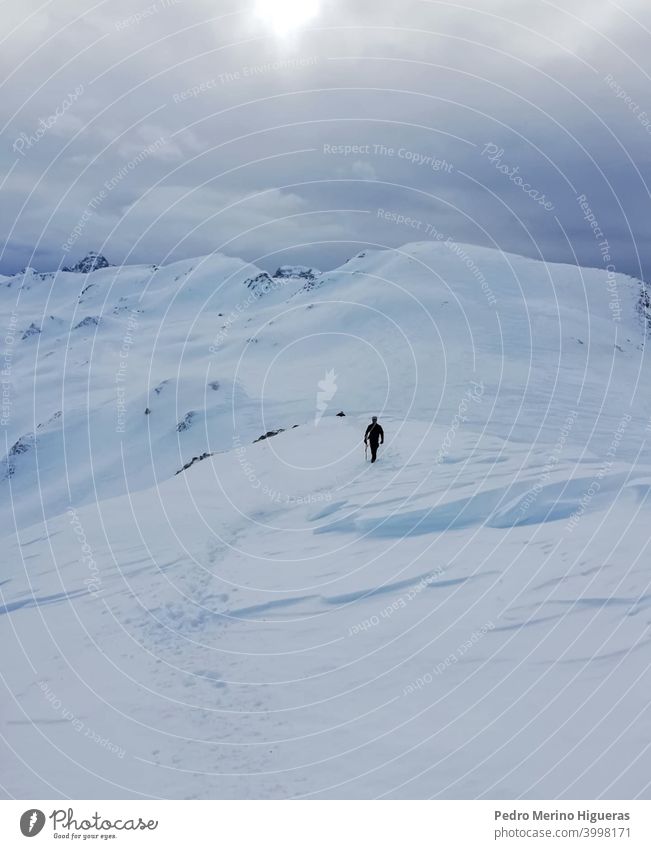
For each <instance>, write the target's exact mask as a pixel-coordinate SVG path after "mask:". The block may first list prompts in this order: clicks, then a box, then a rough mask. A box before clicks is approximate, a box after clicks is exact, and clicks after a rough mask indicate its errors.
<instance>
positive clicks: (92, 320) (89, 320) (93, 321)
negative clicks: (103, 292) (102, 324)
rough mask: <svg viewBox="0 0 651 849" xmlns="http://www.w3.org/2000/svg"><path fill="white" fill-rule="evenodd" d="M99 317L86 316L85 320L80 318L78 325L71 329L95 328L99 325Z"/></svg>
mask: <svg viewBox="0 0 651 849" xmlns="http://www.w3.org/2000/svg"><path fill="white" fill-rule="evenodd" d="M99 321H100V319H99V316H98V315H87V316H86V318H82V320H81V321H80V322H79V324H75V326H74V327H73V328H72V329H73V330H79V328H80V327H96V326H97V325H98V324H99Z"/></svg>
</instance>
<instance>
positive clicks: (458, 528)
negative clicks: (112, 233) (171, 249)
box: [0, 243, 651, 798]
mask: <svg viewBox="0 0 651 849" xmlns="http://www.w3.org/2000/svg"><path fill="white" fill-rule="evenodd" d="M11 280H12V281H13V284H12V285H11V286H7V285H3V286H2V288H0V298H2V302H3V314H4V315H7V316H9V315H15V319H14V322H15V330H14V334H15V340H14V342H13V343H12V344H11V345H10V346H9V348H8V349H7V350H8V351H9V353H10V357H9V372H10V374H9V377H8V378H7V379H9V380H10V381H11V382H10V384H9V394H8V395H7V396H6V398H5V401H6V407H5V406H3V416H4V417H5V420H6V421H5V423H4V429H5V436H6V440H5V441H6V449H5V453H6V454H7V458H6V469H8V468H9V466H11V467H13V473H12V474H11V475H10V476H5V479H4V480H2V481H1V482H0V486H2V487H3V488H4V492H3V493H2V495H3V497H4V499H5V503H7V504H10V506H11V509H10V510H8V511H4V512H5V514H6V515H5V516H4V517H3V522H4V524H3V527H2V533H3V536H4V538H3V541H2V550H3V552H4V558H3V562H4V565H3V569H2V573H1V574H0V591H1V595H0V628H2V632H1V639H2V643H3V646H4V647H5V649H6V650H5V651H4V652H3V659H2V662H1V669H2V675H3V680H4V686H5V688H6V693H5V698H4V699H3V702H4V705H5V706H4V707H3V711H2V714H1V716H0V722H1V723H2V734H3V738H4V740H5V741H6V743H5V744H4V748H3V754H2V763H3V769H2V771H1V773H2V774H1V775H0V783H2V785H3V786H4V787H5V789H6V792H7V793H8V794H9V795H13V796H15V797H18V798H39V797H41V798H48V797H52V796H53V795H54V796H59V795H67V796H70V797H71V798H125V797H131V796H133V797H154V798H159V797H160V798H235V797H237V798H240V797H245V798H246V797H254V798H260V797H261V798H279V797H283V798H284V797H291V798H303V797H319V798H340V797H345V798H359V797H361V798H375V797H379V796H382V797H384V796H388V797H394V798H413V797H418V798H422V797H447V798H466V797H479V796H483V797H485V798H515V797H520V796H523V797H528V798H546V797H557V796H561V797H565V798H592V797H596V796H600V795H604V796H607V797H610V798H632V797H635V796H643V797H645V798H646V797H648V795H649V791H648V786H647V783H648V777H647V776H646V770H645V767H644V763H645V759H644V756H643V753H644V751H645V747H646V746H647V745H648V740H649V732H650V730H651V729H650V728H649V722H650V720H649V716H648V711H647V705H648V691H649V671H648V666H649V664H648V659H647V658H648V654H649V649H650V647H649V608H650V607H651V589H650V588H649V575H650V573H649V567H648V563H647V560H648V558H647V557H646V546H647V539H648V531H647V528H648V524H649V509H650V503H649V498H648V495H649V491H650V487H651V457H650V455H649V449H648V447H647V445H646V441H645V437H646V433H647V424H648V422H649V416H650V415H651V403H650V402H649V399H648V397H647V393H646V392H645V381H644V379H643V378H644V371H645V364H644V362H643V359H644V355H645V348H644V340H645V336H644V332H645V327H644V323H643V321H642V318H641V314H640V308H639V305H640V300H641V298H642V297H643V294H644V290H643V287H642V285H641V284H640V283H639V282H638V281H635V280H633V279H631V278H627V277H624V276H621V275H617V276H616V277H615V278H613V277H610V278H609V277H608V275H607V274H606V272H604V271H602V270H598V269H578V268H574V267H571V266H565V265H550V264H545V263H542V262H536V261H534V260H530V259H524V258H522V257H517V256H513V255H508V254H502V253H500V252H497V251H493V250H490V249H486V248H477V247H473V246H469V245H463V246H454V247H453V246H450V245H448V244H444V243H416V244H411V245H406V246H405V247H404V248H403V249H401V250H400V251H384V250H371V249H369V250H367V251H365V252H363V255H358V256H357V257H355V258H353V259H351V260H349V262H348V263H346V264H345V265H344V266H342V267H341V268H339V269H335V270H333V271H329V272H324V273H323V274H320V275H318V276H316V277H315V279H314V280H311V279H306V277H305V276H304V275H303V276H301V275H295V274H292V275H289V276H283V277H280V278H277V277H274V278H271V277H269V275H267V274H266V272H263V271H262V270H261V269H257V268H253V267H252V266H251V265H250V264H247V263H244V262H242V261H240V260H236V259H232V258H228V257H225V256H221V255H216V254H215V255H211V256H208V257H203V258H196V259H193V260H186V261H182V262H177V263H174V264H173V265H170V266H165V267H160V268H157V267H152V266H132V267H109V268H102V269H98V270H97V271H94V272H91V273H89V274H87V275H84V276H83V277H82V276H81V275H79V274H76V273H68V272H57V273H56V274H55V275H53V276H52V277H47V278H45V279H40V278H38V277H33V276H30V277H29V278H23V279H21V278H11ZM27 280H29V285H27ZM252 281H253V282H252ZM82 289H83V290H84V291H83V294H82ZM49 316H52V317H53V318H52V320H49ZM46 319H48V320H46ZM32 323H33V324H34V325H35V326H37V327H40V328H41V333H39V334H37V335H35V336H34V337H31V338H27V339H24V340H23V339H21V338H20V337H21V332H22V330H23V329H24V328H27V327H29V326H30V325H31V324H32ZM80 325H81V326H80ZM254 340H255V341H254ZM5 362H6V360H5ZM4 397H5V396H3V398H4ZM7 399H8V401H7ZM146 409H148V410H149V413H148V414H147V415H145V410H146ZM340 410H343V411H344V412H345V413H346V416H345V417H341V418H338V417H337V416H336V413H337V412H339V411H340ZM317 412H318V413H319V415H317ZM371 414H376V415H378V416H379V417H380V421H381V423H382V425H383V427H384V430H385V433H386V443H385V445H384V446H383V447H381V449H380V457H379V461H378V463H376V464H375V465H371V464H370V463H365V462H364V453H363V445H362V442H361V440H362V435H363V432H364V428H365V426H366V424H367V423H368V420H369V417H370V415H371ZM272 431H279V432H278V433H276V434H275V435H273V436H268V438H266V439H263V440H260V441H255V440H258V439H259V437H260V436H262V435H263V434H267V433H268V432H272ZM16 444H19V445H20V446H21V448H20V450H19V451H15V452H14V453H11V448H12V446H15V445H16ZM204 455H205V456H204ZM202 456H203V459H197V460H196V461H195V462H194V463H193V464H192V466H191V467H189V468H187V469H185V471H183V472H182V473H181V474H176V473H177V472H178V471H179V470H180V469H182V468H183V466H184V465H186V464H187V463H189V462H190V461H191V460H192V459H193V458H194V457H196V458H200V457H202ZM6 469H5V471H6Z"/></svg>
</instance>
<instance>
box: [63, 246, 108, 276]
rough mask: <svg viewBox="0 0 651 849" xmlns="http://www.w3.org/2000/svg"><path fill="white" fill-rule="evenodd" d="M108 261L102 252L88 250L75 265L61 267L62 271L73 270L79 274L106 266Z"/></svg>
mask: <svg viewBox="0 0 651 849" xmlns="http://www.w3.org/2000/svg"><path fill="white" fill-rule="evenodd" d="M109 266H110V262H109V261H108V260H107V259H106V257H105V256H102V254H100V253H97V251H89V252H88V253H87V254H86V256H85V257H84V258H83V259H80V260H79V262H78V263H76V265H73V266H72V267H70V268H67V267H66V268H63V269H62V270H63V271H74V272H78V273H80V274H89V273H90V272H91V271H97V269H98V268H108V267H109Z"/></svg>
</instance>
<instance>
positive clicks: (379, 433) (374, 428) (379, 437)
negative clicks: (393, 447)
mask: <svg viewBox="0 0 651 849" xmlns="http://www.w3.org/2000/svg"><path fill="white" fill-rule="evenodd" d="M367 441H368V442H372V443H375V444H376V445H377V444H378V442H382V443H384V431H383V430H382V426H381V425H379V424H378V423H377V422H371V423H370V425H369V426H368V427H367V428H366V433H365V434H364V442H367Z"/></svg>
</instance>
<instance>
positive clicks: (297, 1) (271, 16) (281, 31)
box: [255, 0, 319, 36]
mask: <svg viewBox="0 0 651 849" xmlns="http://www.w3.org/2000/svg"><path fill="white" fill-rule="evenodd" d="M318 12H319V2H318V0H257V2H256V4H255V13H256V15H257V16H258V17H259V18H260V19H261V20H263V21H265V22H266V23H267V24H268V25H269V26H270V27H271V28H272V29H273V31H274V32H275V33H276V35H279V36H286V35H289V34H290V33H292V32H294V31H296V30H297V29H300V27H302V26H303V25H304V24H306V23H307V22H308V21H310V20H312V18H315V17H316V15H317V14H318Z"/></svg>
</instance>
